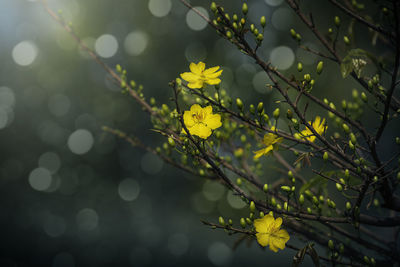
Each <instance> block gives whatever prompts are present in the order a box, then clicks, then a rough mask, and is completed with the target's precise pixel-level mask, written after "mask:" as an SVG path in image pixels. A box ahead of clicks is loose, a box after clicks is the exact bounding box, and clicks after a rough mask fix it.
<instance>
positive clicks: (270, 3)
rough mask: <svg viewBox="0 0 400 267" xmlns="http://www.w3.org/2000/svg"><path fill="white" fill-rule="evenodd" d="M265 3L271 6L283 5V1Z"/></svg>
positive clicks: (271, 0)
mask: <svg viewBox="0 0 400 267" xmlns="http://www.w3.org/2000/svg"><path fill="white" fill-rule="evenodd" d="M265 3H267V4H268V5H270V6H279V5H280V4H282V3H283V0H265Z"/></svg>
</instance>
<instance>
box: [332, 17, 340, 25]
mask: <svg viewBox="0 0 400 267" xmlns="http://www.w3.org/2000/svg"><path fill="white" fill-rule="evenodd" d="M333 20H334V22H335V26H336V27H339V26H340V18H339V17H338V16H335V18H334V19H333Z"/></svg>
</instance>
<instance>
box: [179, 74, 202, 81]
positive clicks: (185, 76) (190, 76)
mask: <svg viewBox="0 0 400 267" xmlns="http://www.w3.org/2000/svg"><path fill="white" fill-rule="evenodd" d="M181 78H182V79H184V80H185V81H187V82H196V81H197V80H198V79H199V76H198V75H197V74H193V73H192V72H184V73H181Z"/></svg>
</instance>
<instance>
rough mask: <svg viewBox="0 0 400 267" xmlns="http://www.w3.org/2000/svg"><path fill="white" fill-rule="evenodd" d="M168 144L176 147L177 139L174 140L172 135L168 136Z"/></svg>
mask: <svg viewBox="0 0 400 267" xmlns="http://www.w3.org/2000/svg"><path fill="white" fill-rule="evenodd" d="M168 144H169V145H170V146H171V147H175V141H174V139H173V138H172V137H168Z"/></svg>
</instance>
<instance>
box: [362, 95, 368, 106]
mask: <svg viewBox="0 0 400 267" xmlns="http://www.w3.org/2000/svg"><path fill="white" fill-rule="evenodd" d="M361 100H362V101H364V102H365V103H367V102H368V97H367V95H366V94H365V93H364V92H362V93H361Z"/></svg>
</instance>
